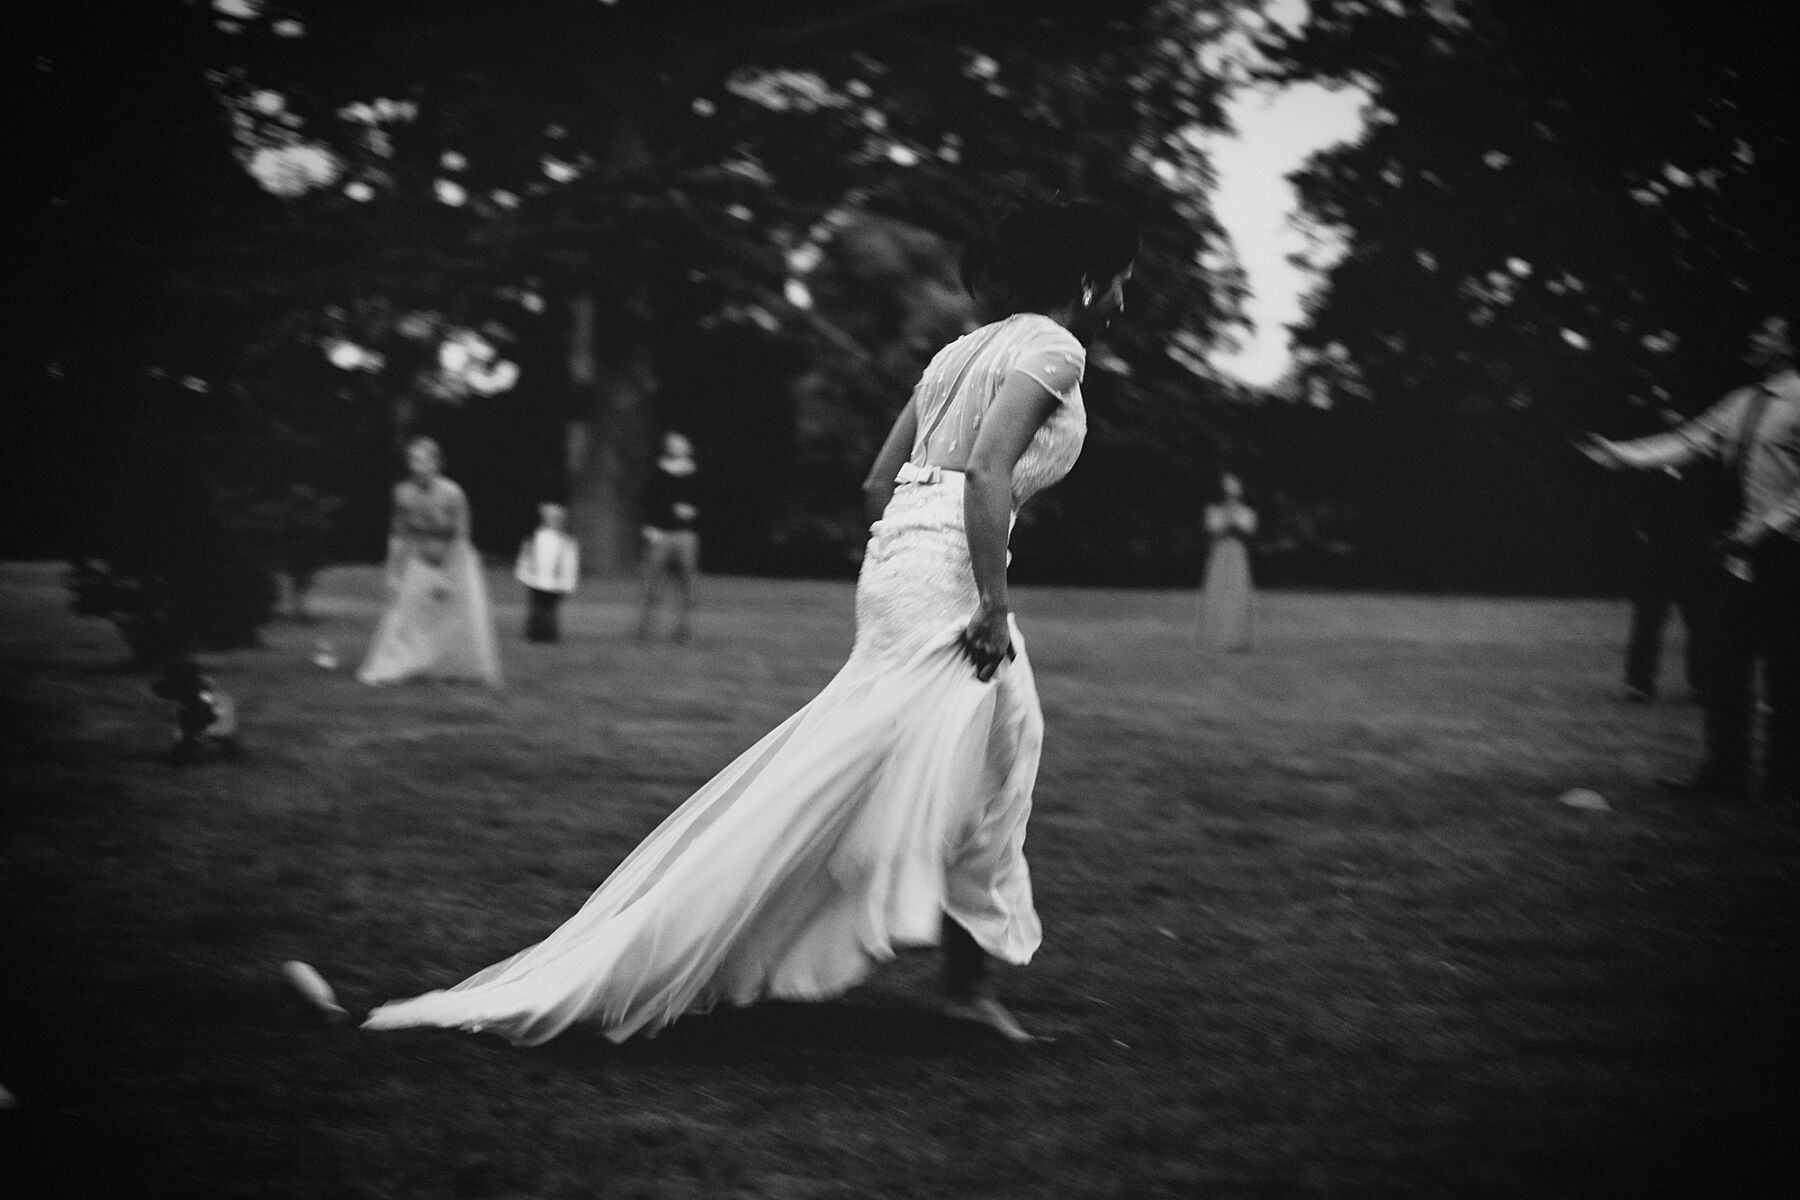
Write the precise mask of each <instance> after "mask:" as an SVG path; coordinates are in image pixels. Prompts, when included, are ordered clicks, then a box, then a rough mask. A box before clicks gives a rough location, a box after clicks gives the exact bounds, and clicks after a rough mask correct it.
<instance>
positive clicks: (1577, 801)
mask: <svg viewBox="0 0 1800 1200" xmlns="http://www.w3.org/2000/svg"><path fill="white" fill-rule="evenodd" d="M1557 799H1558V800H1559V801H1560V802H1561V803H1562V804H1563V805H1565V806H1567V807H1569V808H1579V809H1582V810H1583V811H1585V812H1611V811H1612V805H1610V804H1608V803H1607V802H1606V797H1605V796H1602V795H1601V794H1600V793H1599V792H1596V791H1594V790H1593V789H1592V788H1570V789H1569V790H1568V791H1566V792H1564V793H1563V794H1562V795H1561V796H1558V797H1557Z"/></svg>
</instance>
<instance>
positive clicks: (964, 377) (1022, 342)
mask: <svg viewBox="0 0 1800 1200" xmlns="http://www.w3.org/2000/svg"><path fill="white" fill-rule="evenodd" d="M1085 366H1086V353H1085V351H1084V350H1083V349H1082V346H1081V343H1080V342H1079V341H1077V340H1076V339H1075V337H1074V335H1073V334H1071V333H1069V331H1068V330H1066V329H1064V328H1063V327H1062V326H1061V325H1058V324H1057V323H1056V322H1055V321H1053V320H1051V319H1050V318H1049V317H1046V316H1044V315H1042V314H1041V313H1016V314H1014V315H1013V316H1010V317H1007V318H1005V319H1004V320H1001V321H996V322H994V323H992V324H990V325H984V326H982V327H981V328H980V329H977V330H975V331H974V332H973V333H968V334H965V335H963V336H962V337H960V338H958V339H956V340H955V341H954V342H951V343H950V344H949V345H948V346H945V347H944V348H943V349H942V350H940V351H938V353H937V355H936V357H934V358H933V359H932V360H931V363H930V365H928V366H927V367H926V368H925V373H924V374H923V375H922V376H921V377H920V379H919V383H918V385H917V386H916V387H915V388H914V389H913V398H912V403H913V404H914V406H915V410H916V412H917V415H918V424H919V432H918V434H917V435H916V436H915V437H914V439H913V447H912V454H911V456H910V460H911V461H912V462H914V463H916V464H918V465H921V466H926V465H934V466H940V467H944V468H946V469H948V470H961V469H962V468H963V467H964V466H965V465H966V464H967V463H968V459H969V451H970V449H971V448H972V447H973V446H974V444H975V439H976V438H977V437H978V436H979V435H980V433H981V422H982V418H983V417H984V416H986V414H987V410H988V408H989V407H990V406H991V405H992V404H993V402H994V398H995V396H997V395H998V394H999V392H1000V386H1001V384H1002V383H1004V382H1005V380H1006V377H1007V376H1008V375H1009V374H1010V373H1011V372H1013V371H1020V372H1023V373H1024V374H1026V375H1028V376H1030V377H1031V378H1032V379H1034V380H1036V381H1037V382H1038V383H1039V384H1041V385H1042V386H1043V387H1044V389H1045V390H1046V391H1048V392H1050V394H1051V395H1053V396H1055V397H1056V399H1057V401H1058V405H1057V409H1056V411H1055V412H1054V413H1053V414H1052V415H1051V417H1050V419H1049V420H1047V421H1045V422H1044V425H1043V426H1042V427H1041V428H1040V429H1039V430H1038V432H1037V435H1036V436H1035V437H1034V438H1033V439H1032V442H1031V445H1030V446H1029V447H1028V448H1027V449H1026V451H1025V453H1024V455H1023V456H1021V457H1020V459H1019V462H1018V465H1017V466H1015V467H1014V469H1013V494H1014V497H1015V500H1016V501H1020V502H1022V501H1023V500H1024V499H1025V497H1026V496H1028V495H1030V494H1031V493H1033V492H1036V491H1039V490H1041V489H1042V488H1044V487H1048V486H1049V485H1050V484H1052V483H1054V482H1056V480H1058V479H1060V478H1062V476H1063V475H1064V474H1065V473H1066V472H1067V471H1068V469H1069V467H1070V466H1072V465H1073V464H1074V461H1075V458H1076V456H1077V455H1078V454H1079V453H1080V450H1081V441H1082V438H1083V437H1084V436H1085V435H1086V432H1087V415H1086V413H1085V412H1084V411H1083V409H1082V401H1081V377H1082V373H1083V370H1084V368H1085Z"/></svg>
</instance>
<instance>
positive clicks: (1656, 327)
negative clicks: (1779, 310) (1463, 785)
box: [1273, 0, 1800, 584]
mask: <svg viewBox="0 0 1800 1200" xmlns="http://www.w3.org/2000/svg"><path fill="white" fill-rule="evenodd" d="M1311 10H1312V11H1311V19H1310V22H1309V24H1308V25H1307V27H1306V28H1305V30H1304V33H1303V35H1302V36H1301V37H1299V38H1297V39H1294V40H1291V41H1288V42H1286V43H1285V44H1283V45H1280V46H1279V47H1276V48H1275V49H1274V51H1273V52H1274V53H1275V54H1276V56H1277V57H1278V58H1280V59H1281V60H1282V61H1283V62H1284V64H1285V65H1284V71H1285V74H1286V75H1287V77H1304V78H1314V79H1322V80H1338V81H1355V82H1357V83H1360V84H1361V85H1362V86H1363V87H1365V88H1366V89H1368V90H1369V91H1370V92H1371V93H1372V94H1373V96H1374V107H1373V112H1372V120H1371V124H1370V129H1369V132H1368V135H1367V136H1366V137H1365V138H1364V139H1363V140H1362V141H1361V142H1359V143H1357V144H1356V145H1353V146H1347V147H1342V148H1339V149H1337V150H1334V151H1332V152H1329V153H1326V154H1324V155H1322V156H1320V157H1318V158H1317V159H1316V160H1315V161H1314V162H1313V163H1312V164H1311V165H1310V166H1309V168H1308V169H1307V170H1306V171H1304V172H1303V173H1302V175H1301V176H1300V178H1299V186H1300V191H1301V197H1302V202H1303V204H1304V206H1305V209H1306V212H1307V214H1308V217H1309V219H1310V221H1312V222H1313V223H1314V225H1315V227H1317V228H1318V229H1320V230H1321V233H1322V237H1321V245H1322V247H1324V248H1325V251H1326V252H1325V254H1324V255H1323V256H1322V259H1321V265H1323V266H1326V267H1327V268H1328V270H1327V274H1326V287H1325V289H1324V290H1323V292H1322V293H1321V294H1320V296H1319V297H1318V298H1317V301H1316V303H1315V304H1314V305H1313V307H1312V308H1311V310H1310V311H1309V314H1308V319H1307V322H1306V325H1305V327H1304V329H1302V330H1301V331H1300V336H1299V340H1300V342H1301V344H1302V345H1303V346H1304V347H1306V348H1307V349H1308V350H1309V351H1310V355H1311V362H1312V367H1311V369H1310V374H1311V375H1312V377H1313V378H1315V379H1317V380H1319V381H1320V382H1321V383H1323V384H1328V385H1329V386H1331V387H1332V388H1334V389H1335V394H1336V396H1337V398H1338V399H1339V400H1340V401H1341V402H1343V403H1344V404H1345V405H1346V406H1347V407H1348V408H1349V409H1350V410H1351V411H1358V412H1360V411H1361V410H1362V409H1366V410H1367V419H1368V420H1369V421H1370V422H1372V425H1373V428H1372V431H1371V437H1372V440H1373V442H1374V444H1376V445H1379V446H1381V447H1382V448H1383V452H1384V454H1385V455H1387V457H1388V461H1389V463H1390V464H1391V470H1390V471H1389V472H1388V477H1387V480H1386V483H1385V486H1384V487H1383V492H1384V494H1383V495H1382V496H1381V497H1380V502H1379V505H1378V512H1379V516H1378V518H1377V521H1376V525H1377V527H1378V528H1379V529H1380V530H1382V531H1384V532H1385V534H1386V537H1387V541H1388V546H1387V549H1388V552H1389V553H1390V554H1391V555H1393V556H1395V558H1396V560H1397V561H1398V560H1402V559H1404V560H1410V561H1405V562H1404V565H1405V567H1406V574H1407V577H1408V578H1409V579H1410V580H1411V581H1413V582H1419V583H1432V582H1435V583H1440V584H1442V583H1452V582H1463V583H1467V582H1481V583H1497V582H1502V581H1503V580H1504V579H1505V578H1507V577H1509V576H1510V577H1511V578H1515V579H1517V578H1521V577H1522V576H1523V575H1525V574H1529V573H1533V572H1536V573H1542V572H1544V571H1545V570H1559V571H1560V573H1561V575H1562V577H1563V578H1564V579H1573V578H1576V577H1577V576H1581V575H1584V574H1585V575H1586V576H1587V577H1588V578H1589V579H1592V578H1595V577H1596V575H1597V572H1596V571H1595V570H1594V568H1595V567H1596V566H1599V567H1604V566H1606V565H1608V564H1607V562H1606V559H1605V556H1604V555H1601V556H1596V555H1595V554H1593V553H1592V547H1593V546H1594V544H1595V542H1596V541H1597V540H1598V541H1605V540H1606V534H1607V532H1608V531H1607V529H1606V528H1605V526H1606V521H1605V520H1604V519H1603V518H1601V517H1598V516H1596V515H1595V501H1596V500H1598V499H1599V498H1600V497H1599V495H1598V494H1597V493H1596V492H1595V491H1594V483H1593V481H1592V479H1591V478H1589V477H1587V476H1585V475H1584V474H1581V473H1580V468H1579V466H1578V464H1577V463H1576V462H1575V460H1574V459H1573V458H1572V456H1570V455H1568V454H1567V453H1566V451H1565V450H1564V449H1563V443H1564V440H1565V439H1566V437H1567V436H1568V435H1569V434H1570V433H1572V432H1574V431H1577V430H1580V429H1583V428H1588V427H1599V428H1603V429H1607V430H1609V431H1614V432H1627V431H1629V432H1635V431H1640V430H1642V429H1643V428H1644V427H1645V426H1646V425H1647V424H1648V423H1649V415H1650V413H1651V412H1652V411H1653V410H1654V409H1655V408H1656V407H1658V406H1660V405H1661V404H1663V403H1665V402H1670V401H1672V402H1674V403H1676V404H1677V405H1679V406H1680V407H1682V408H1685V409H1687V410H1689V411H1692V410H1693V409H1695V408H1697V407H1699V406H1701V405H1704V404H1705V403H1708V402H1709V401H1710V400H1711V399H1713V398H1715V397H1716V395H1717V394H1718V392H1719V391H1720V390H1721V388H1723V387H1724V386H1725V385H1727V384H1728V383H1731V382H1734V381H1735V375H1736V373H1737V372H1738V371H1739V369H1740V368H1739V367H1738V366H1737V358H1738V351H1739V348H1740V345H1741V343H1740V339H1741V336H1742V334H1743V331H1744V330H1745V329H1746V328H1747V327H1748V325H1749V324H1750V323H1751V322H1752V321H1753V320H1754V318H1755V316H1756V312H1757V309H1758V308H1760V307H1762V306H1765V305H1769V304H1772V303H1775V302H1777V301H1778V300H1780V299H1781V298H1782V297H1783V295H1787V296H1791V295H1792V292H1791V288H1792V286H1793V284H1792V281H1793V278H1794V266H1795V262H1796V255H1795V251H1796V248H1797V247H1796V240H1795V239H1796V230H1795V222H1794V221H1793V217H1792V214H1793V213H1794V212H1795V211H1800V204H1797V201H1800V188H1797V186H1796V185H1797V183H1800V176H1797V168H1796V159H1795V144H1794V136H1795V134H1794V131H1795V129H1796V128H1797V126H1796V123H1795V117H1796V116H1797V115H1800V111H1797V109H1796V104H1795V97H1796V92H1795V88H1796V82H1795V80H1796V73H1795V72H1794V70H1793V63H1792V54H1791V47H1792V40H1791V37H1789V36H1788V30H1789V28H1790V24H1789V22H1790V14H1789V12H1788V6H1786V5H1784V4H1781V3H1776V2H1773V0H1753V2H1750V3H1744V4H1738V5H1733V6H1730V7H1729V9H1723V10H1721V9H1704V8H1699V7H1696V6H1691V5H1668V4H1653V3H1647V2H1635V0H1600V2H1596V3H1590V4H1580V5H1558V4H1547V3H1537V2H1532V0H1382V2H1375V0H1315V2H1314V3H1313V4H1312V6H1311ZM1340 247H1341V255H1338V256H1337V257H1336V258H1335V260H1333V258H1332V255H1333V254H1336V253H1337V251H1338V249H1339V248H1340ZM1359 406H1360V407H1359ZM1353 419H1356V420H1361V419H1363V417H1361V416H1358V417H1355V418H1353Z"/></svg>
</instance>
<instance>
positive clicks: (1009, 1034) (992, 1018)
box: [944, 996, 1037, 1042]
mask: <svg viewBox="0 0 1800 1200" xmlns="http://www.w3.org/2000/svg"><path fill="white" fill-rule="evenodd" d="M944 1015H945V1016H947V1017H949V1018H950V1019H952V1020H955V1021H972V1022H974V1023H975V1024H977V1025H985V1026H987V1027H988V1028H989V1029H992V1030H993V1031H994V1032H995V1033H997V1034H999V1035H1000V1036H1001V1037H1003V1038H1005V1039H1006V1040H1007V1041H1009V1042H1035V1041H1037V1039H1036V1038H1034V1037H1032V1036H1031V1035H1030V1034H1029V1033H1026V1032H1025V1027H1024V1026H1023V1025H1020V1024H1019V1022H1018V1021H1016V1020H1015V1019H1014V1018H1013V1015H1012V1014H1011V1013H1009V1012H1007V1011H1006V1006H1005V1005H1004V1004H1001V1003H1000V1002H999V1001H998V1000H996V999H994V998H993V997H992V996H975V997H972V998H969V999H963V1000H946V1001H944Z"/></svg>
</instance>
